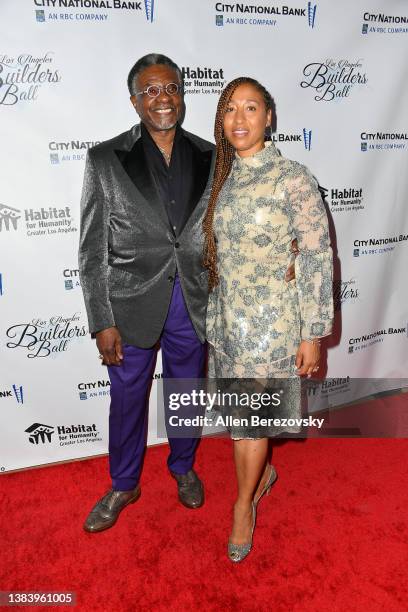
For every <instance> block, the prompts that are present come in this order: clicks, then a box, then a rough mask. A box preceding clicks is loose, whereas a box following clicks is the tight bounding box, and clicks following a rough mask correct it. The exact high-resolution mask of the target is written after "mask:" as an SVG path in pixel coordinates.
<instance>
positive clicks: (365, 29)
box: [361, 11, 408, 34]
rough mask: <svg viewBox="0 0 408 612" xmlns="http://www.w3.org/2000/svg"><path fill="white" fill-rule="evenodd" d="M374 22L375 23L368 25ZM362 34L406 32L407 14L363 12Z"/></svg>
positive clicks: (407, 28) (407, 29) (407, 32)
mask: <svg viewBox="0 0 408 612" xmlns="http://www.w3.org/2000/svg"><path fill="white" fill-rule="evenodd" d="M370 24H375V25H370ZM361 33H362V34H408V16H407V15H386V14H385V13H370V12H368V11H366V12H365V13H364V14H363V25H362V28H361Z"/></svg>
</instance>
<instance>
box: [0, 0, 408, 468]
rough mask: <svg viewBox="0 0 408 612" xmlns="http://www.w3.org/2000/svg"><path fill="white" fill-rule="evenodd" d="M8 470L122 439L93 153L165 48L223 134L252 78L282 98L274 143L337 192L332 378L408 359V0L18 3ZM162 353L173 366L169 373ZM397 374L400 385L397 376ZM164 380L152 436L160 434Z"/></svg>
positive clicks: (7, 298) (7, 98) (6, 159)
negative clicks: (94, 253) (106, 319)
mask: <svg viewBox="0 0 408 612" xmlns="http://www.w3.org/2000/svg"><path fill="white" fill-rule="evenodd" d="M0 41H1V42H0V121H1V141H0V165H1V169H2V181H1V186H0V307H1V319H0V358H1V370H0V449H1V451H0V453H1V454H0V470H1V471H7V470H11V469H16V468H21V467H25V466H31V465H39V464H43V463H48V462H54V461H59V460H65V459H71V458H74V457H85V456H90V455H96V454H100V453H105V452H106V451H107V441H108V440H107V432H108V425H107V421H108V408H109V382H108V376H107V372H106V369H105V368H104V367H101V365H100V364H99V360H98V358H97V350H96V347H95V344H94V342H93V341H92V340H91V339H90V337H89V335H88V333H87V332H88V329H87V321H86V315H85V309H84V304H83V300H82V294H81V288H80V283H79V277H78V263H77V246H78V227H79V201H80V193H81V186H82V177H83V171H84V160H85V155H86V151H87V149H88V148H89V147H90V146H92V145H94V144H95V143H97V142H100V141H102V140H104V139H107V138H111V137H112V136H115V135H116V134H119V133H121V132H124V131H125V130H127V129H129V128H130V127H131V126H132V125H133V124H134V123H136V122H137V121H138V118H137V116H136V115H135V112H134V109H133V107H132V106H131V105H130V102H129V99H128V92H127V87H126V79H127V74H128V71H129V69H130V68H131V66H132V65H133V64H134V62H135V61H136V60H137V59H138V58H139V57H141V56H142V55H144V54H146V53H148V52H152V51H154V52H160V53H164V54H166V55H168V56H170V57H171V58H172V59H173V60H174V61H175V62H176V63H177V64H178V65H179V66H180V67H181V68H182V70H183V74H184V77H185V81H186V107H187V113H186V119H185V123H184V127H185V128H186V129H188V130H189V131H192V132H195V133H197V134H198V135H200V136H202V137H204V138H207V139H209V140H212V132H213V121H214V115H215V109H216V104H217V100H218V96H219V94H220V92H221V90H222V88H223V87H224V85H225V84H226V83H227V82H228V81H230V80H231V79H233V78H235V77H237V76H244V75H246V76H251V77H254V78H256V79H258V80H259V81H261V82H262V83H263V84H264V85H265V86H266V87H267V88H268V89H269V90H270V91H271V93H272V95H273V96H274V98H275V101H276V109H277V129H276V133H275V134H274V139H275V141H276V144H277V146H278V148H279V149H280V150H281V151H282V153H283V154H284V155H285V156H287V157H290V158H293V159H296V160H298V161H300V162H302V163H305V164H306V165H307V166H308V168H309V169H310V170H311V171H312V173H313V174H314V175H315V176H316V178H317V179H318V181H319V183H320V185H321V187H322V188H323V189H325V194H326V202H327V206H328V211H329V212H330V222H331V228H332V238H333V244H334V251H335V278H336V282H335V294H336V303H337V309H336V325H335V333H334V335H333V337H332V338H331V340H330V343H329V347H328V355H327V363H328V371H327V375H328V376H330V377H336V378H338V379H339V383H338V385H339V392H338V393H335V394H334V395H336V398H337V400H336V401H337V403H339V402H341V396H342V391H341V388H344V389H345V391H344V397H347V399H349V396H350V393H349V391H350V389H349V388H348V378H347V377H365V378H390V379H392V378H398V377H400V378H402V377H404V376H406V372H407V371H408V367H407V366H408V350H407V349H408V335H407V322H408V312H407V310H408V309H407V298H408V295H407V293H408V292H407V287H406V283H405V282H404V281H405V275H406V268H407V264H408V212H407V206H406V199H407V194H408V177H407V173H406V167H407V159H408V158H407V152H408V125H407V115H406V109H407V108H408V86H407V83H408V78H407V77H408V74H407V71H408V64H407V61H406V57H407V47H408V7H407V4H406V2H404V1H403V0H389V1H388V2H386V3H384V2H381V0H368V2H360V1H359V0H357V1H356V0H346V1H344V2H341V3H339V2H336V1H335V0H325V1H324V2H323V1H321V2H319V1H316V2H305V1H304V0H299V1H297V0H293V1H292V0H290V1H289V2H287V3H282V2H279V1H277V0H276V1H275V0H263V1H262V2H257V1H255V0H253V1H252V2H248V3H243V2H231V3H224V2H215V1H213V0H211V1H210V0H156V1H155V2H154V1H153V0H150V1H145V2H143V1H142V2H138V1H132V2H131V1H127V2H125V1H119V0H19V1H18V2H17V1H16V0H3V1H2V3H1V6H0ZM160 370H161V367H160V363H159V364H158V366H157V369H156V376H160ZM389 386H390V387H391V388H392V382H390V383H389ZM155 403H156V400H155V387H154V385H153V392H152V397H151V406H150V428H149V443H150V444H154V443H156V442H157V441H158V440H157V437H156V430H155V427H156V423H155V410H156V406H155Z"/></svg>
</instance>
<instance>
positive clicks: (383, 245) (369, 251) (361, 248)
mask: <svg viewBox="0 0 408 612" xmlns="http://www.w3.org/2000/svg"><path fill="white" fill-rule="evenodd" d="M407 241H408V234H399V235H398V236H390V237H387V238H367V239H366V240H357V239H356V240H354V247H355V248H354V250H353V255H354V257H361V256H362V255H381V254H383V253H389V252H390V251H394V249H395V248H396V246H398V245H402V244H406V243H407Z"/></svg>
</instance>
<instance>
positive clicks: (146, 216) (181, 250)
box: [79, 54, 214, 532]
mask: <svg viewBox="0 0 408 612" xmlns="http://www.w3.org/2000/svg"><path fill="white" fill-rule="evenodd" d="M128 87H129V91H130V100H131V102H132V104H133V106H134V107H135V109H136V112H137V113H138V115H139V117H140V120H141V123H140V124H139V125H136V126H134V127H133V128H132V129H131V130H129V131H128V132H125V133H123V134H121V135H119V136H117V137H116V138H113V139H112V140H108V141H106V142H103V143H101V144H99V145H97V146H95V147H93V148H92V149H90V150H89V152H88V157H87V163H86V169H85V178H84V187H83V193H82V200H81V238H80V248H79V268H80V276H81V284H82V288H83V293H84V299H85V304H86V309H87V314H88V320H89V330H90V332H91V333H92V334H93V335H94V337H95V338H96V344H97V347H98V349H99V352H100V358H101V359H102V363H104V364H106V365H107V366H108V372H109V377H110V380H111V404H110V416H109V462H110V475H111V478H112V489H111V490H110V491H109V492H108V493H107V494H106V495H104V496H103V497H102V498H101V499H100V500H99V501H98V502H97V504H96V505H95V506H94V508H93V509H92V511H91V513H90V514H89V516H88V518H87V519H86V521H85V524H84V529H85V530H86V531H89V532H98V531H102V530H104V529H108V528H109V527H112V526H113V525H114V524H115V522H116V520H117V518H118V516H119V514H120V512H121V511H122V509H123V508H124V507H125V506H127V505H128V504H129V503H133V502H135V501H136V500H137V499H138V498H139V496H140V485H139V479H140V475H141V470H142V463H143V456H144V452H145V445H146V435H147V414H148V412H147V404H148V394H149V389H150V385H151V379H152V373H153V369H154V363H155V357H156V352H157V345H158V342H159V341H160V344H161V350H162V361H163V376H164V377H165V378H185V379H189V378H203V377H204V368H205V344H204V342H205V311H206V304H207V272H206V271H205V269H204V268H203V266H202V252H203V235H202V220H203V216H204V212H205V208H206V201H207V196H208V193H209V188H210V177H211V174H212V161H214V160H213V159H212V158H213V150H214V146H213V145H212V144H211V143H209V142H206V141H205V140H202V139H201V138H198V137H197V136H194V135H193V134H190V133H188V132H186V131H184V130H183V129H182V128H181V127H180V123H181V121H182V117H183V114H184V100H183V79H182V74H181V72H180V69H179V68H178V66H177V65H176V64H175V63H174V62H173V61H172V60H171V59H169V58H167V57H165V56H163V55H159V54H149V55H146V56H144V57H142V58H141V59H139V60H138V61H137V62H136V64H135V65H134V66H133V68H132V69H131V71H130V73H129V77H128ZM197 442H198V440H197V439H184V438H173V439H172V438H170V439H169V444H170V455H169V458H168V467H169V469H170V473H171V475H172V476H173V477H174V478H175V480H176V482H177V487H178V496H179V499H180V501H181V503H182V504H184V505H185V506H186V507H188V508H198V507H200V506H201V505H202V504H203V502H204V491H203V485H202V483H201V481H200V479H199V478H198V476H197V474H196V473H195V471H194V470H193V463H194V456H195V450H196V446H197Z"/></svg>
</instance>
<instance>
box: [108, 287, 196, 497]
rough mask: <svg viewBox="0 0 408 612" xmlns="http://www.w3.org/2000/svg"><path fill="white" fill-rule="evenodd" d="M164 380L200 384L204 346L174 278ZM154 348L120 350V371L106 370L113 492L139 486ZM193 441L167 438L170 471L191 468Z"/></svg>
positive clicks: (166, 326) (165, 332) (165, 333)
mask: <svg viewBox="0 0 408 612" xmlns="http://www.w3.org/2000/svg"><path fill="white" fill-rule="evenodd" d="M160 344H161V350H162V362H163V377H164V378H204V370H205V357H206V345H205V344H202V343H201V342H200V340H199V339H198V337H197V334H196V333H195V330H194V327H193V325H192V323H191V320H190V317H189V315H188V312H187V308H186V304H185V301H184V297H183V293H182V290H181V286H180V280H179V277H178V276H176V279H175V282H174V287H173V294H172V298H171V302H170V306H169V311H168V314H167V318H166V322H165V324H164V328H163V332H162V335H161V338H160ZM156 353H157V347H153V348H150V349H143V348H139V347H137V346H132V345H129V344H124V345H123V363H122V365H121V366H108V372H109V378H110V381H111V404H110V414H109V466H110V475H111V478H112V487H113V489H115V490H118V491H129V490H130V489H134V488H135V487H136V485H137V484H138V482H139V479H140V474H141V471H142V466H143V458H144V454H145V449H146V438H147V424H148V403H149V391H150V386H151V383H152V375H153V371H154V365H155V361H156ZM197 444H198V439H197V438H194V439H191V438H170V439H169V445H170V455H169V457H168V460H167V464H168V467H169V469H170V470H171V471H172V472H174V473H176V474H186V473H187V472H188V471H189V470H190V469H191V468H192V466H193V463H194V456H195V451H196V447H197Z"/></svg>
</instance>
